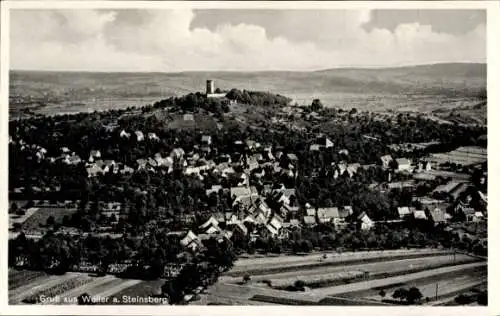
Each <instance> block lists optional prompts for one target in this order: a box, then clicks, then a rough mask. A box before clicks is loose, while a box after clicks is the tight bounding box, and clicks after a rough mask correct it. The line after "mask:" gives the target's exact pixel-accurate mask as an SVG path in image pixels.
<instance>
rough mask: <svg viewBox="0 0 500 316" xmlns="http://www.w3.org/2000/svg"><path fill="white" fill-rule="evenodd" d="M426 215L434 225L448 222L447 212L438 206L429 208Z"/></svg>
mask: <svg viewBox="0 0 500 316" xmlns="http://www.w3.org/2000/svg"><path fill="white" fill-rule="evenodd" d="M426 215H427V217H428V218H429V220H430V221H431V222H432V223H433V224H434V226H437V225H440V224H445V223H446V222H447V218H446V213H445V212H444V211H442V210H441V209H440V208H437V207H436V208H434V209H431V210H429V209H427V212H426Z"/></svg>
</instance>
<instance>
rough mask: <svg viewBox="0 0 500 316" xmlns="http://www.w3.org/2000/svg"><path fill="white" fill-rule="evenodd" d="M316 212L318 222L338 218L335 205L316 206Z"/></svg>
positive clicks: (323, 222) (328, 221)
mask: <svg viewBox="0 0 500 316" xmlns="http://www.w3.org/2000/svg"><path fill="white" fill-rule="evenodd" d="M316 214H317V216H318V222H320V223H322V224H325V223H331V222H333V220H334V219H335V218H339V209H338V208H337V207H327V208H318V210H317V212H316Z"/></svg>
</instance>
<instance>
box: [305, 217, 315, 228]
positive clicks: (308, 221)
mask: <svg viewBox="0 0 500 316" xmlns="http://www.w3.org/2000/svg"><path fill="white" fill-rule="evenodd" d="M303 220H304V225H305V226H309V227H312V226H315V225H316V216H310V215H306V216H304V218H303Z"/></svg>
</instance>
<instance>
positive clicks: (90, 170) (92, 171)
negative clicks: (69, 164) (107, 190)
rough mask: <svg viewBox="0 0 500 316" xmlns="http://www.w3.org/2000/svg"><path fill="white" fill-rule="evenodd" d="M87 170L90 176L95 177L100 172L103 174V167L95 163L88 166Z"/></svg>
mask: <svg viewBox="0 0 500 316" xmlns="http://www.w3.org/2000/svg"><path fill="white" fill-rule="evenodd" d="M86 170H87V174H88V177H89V178H93V177H96V176H98V175H99V174H102V173H103V172H102V169H101V168H99V167H98V166H97V165H95V164H93V165H92V166H90V167H87V168H86Z"/></svg>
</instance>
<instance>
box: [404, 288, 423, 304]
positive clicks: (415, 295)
mask: <svg viewBox="0 0 500 316" xmlns="http://www.w3.org/2000/svg"><path fill="white" fill-rule="evenodd" d="M422 297H423V295H422V292H420V290H419V289H418V288H417V287H411V288H410V290H409V291H408V294H407V296H406V300H407V302H408V303H409V304H415V303H419V302H420V300H421V299H422Z"/></svg>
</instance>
